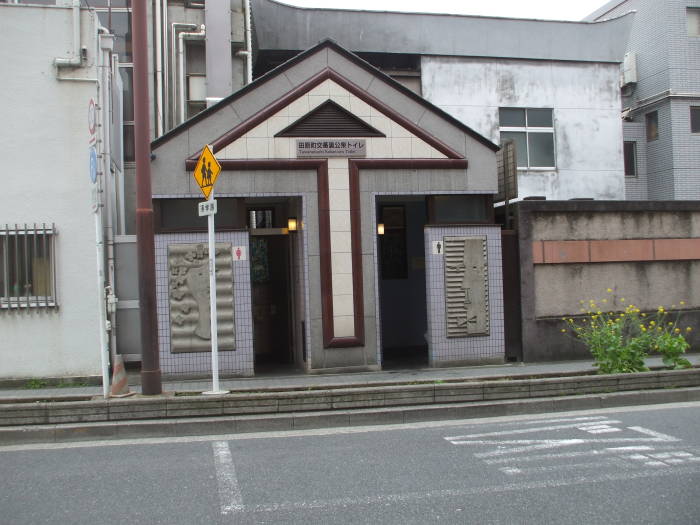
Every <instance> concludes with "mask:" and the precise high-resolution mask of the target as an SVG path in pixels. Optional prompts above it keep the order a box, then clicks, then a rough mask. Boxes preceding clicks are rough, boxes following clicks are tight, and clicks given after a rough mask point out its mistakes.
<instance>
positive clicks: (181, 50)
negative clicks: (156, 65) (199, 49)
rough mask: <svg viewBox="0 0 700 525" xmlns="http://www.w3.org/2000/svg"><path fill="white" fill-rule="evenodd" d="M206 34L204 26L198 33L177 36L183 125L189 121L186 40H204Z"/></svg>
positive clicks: (180, 104) (179, 99) (179, 103)
mask: <svg viewBox="0 0 700 525" xmlns="http://www.w3.org/2000/svg"><path fill="white" fill-rule="evenodd" d="M205 34H206V30H205V28H204V25H202V26H200V30H199V31H198V32H196V33H195V32H193V33H180V34H179V35H178V36H177V59H178V69H179V70H178V73H177V74H178V81H179V82H178V83H179V85H180V93H179V96H178V105H179V106H180V121H179V122H178V124H181V123H183V122H185V120H187V118H186V112H185V76H186V75H185V39H188V40H190V39H191V40H194V39H202V38H204V36H205Z"/></svg>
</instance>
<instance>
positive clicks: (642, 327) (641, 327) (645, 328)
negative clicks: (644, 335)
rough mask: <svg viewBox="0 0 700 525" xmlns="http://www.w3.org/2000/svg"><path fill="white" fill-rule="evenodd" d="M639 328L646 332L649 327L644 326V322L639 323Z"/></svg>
mask: <svg viewBox="0 0 700 525" xmlns="http://www.w3.org/2000/svg"><path fill="white" fill-rule="evenodd" d="M639 328H640V329H641V330H642V332H646V331H647V327H646V326H644V325H643V324H640V325H639Z"/></svg>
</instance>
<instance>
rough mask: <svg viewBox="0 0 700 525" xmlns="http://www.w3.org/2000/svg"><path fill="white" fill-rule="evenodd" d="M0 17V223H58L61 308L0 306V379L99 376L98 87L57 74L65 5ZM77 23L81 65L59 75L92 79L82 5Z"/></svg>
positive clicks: (67, 33) (1, 12)
mask: <svg viewBox="0 0 700 525" xmlns="http://www.w3.org/2000/svg"><path fill="white" fill-rule="evenodd" d="M0 20H2V27H3V30H2V31H1V32H0V64H2V78H3V81H2V87H0V95H1V96H0V100H2V103H1V105H0V114H1V115H2V121H3V127H4V133H3V140H2V142H0V154H2V156H3V158H5V162H4V163H3V174H4V175H5V177H4V183H5V184H4V187H3V191H2V193H1V194H0V224H3V225H4V224H6V223H7V224H11V225H13V224H23V223H28V224H33V223H37V222H38V223H42V222H45V223H49V224H51V223H55V225H56V231H57V235H56V241H55V259H56V283H57V295H58V308H42V309H41V310H39V309H36V308H32V309H23V310H21V311H8V310H0V334H2V335H1V339H0V377H3V378H10V377H42V376H63V375H94V374H98V373H99V371H100V354H99V337H98V310H97V301H98V299H97V284H96V283H97V274H96V272H97V268H96V262H95V260H96V251H95V227H94V215H93V213H92V211H91V186H92V185H91V183H90V179H89V172H88V118H87V115H88V103H89V101H90V99H91V98H95V99H96V97H97V89H96V85H95V84H94V83H93V82H75V81H59V80H57V78H56V68H55V66H54V64H53V60H54V58H55V57H65V56H68V55H69V53H70V52H71V50H72V45H73V44H72V10H71V9H65V8H60V7H44V8H41V7H28V6H21V5H20V6H14V5H0ZM81 26H82V35H81V42H82V45H84V46H86V47H87V49H88V64H87V65H86V67H82V68H74V69H69V70H66V71H64V72H62V73H61V74H62V75H63V76H70V77H83V78H95V77H96V75H97V71H96V67H95V65H94V60H95V55H94V52H95V49H96V47H97V43H96V29H95V19H94V17H93V15H92V14H90V13H88V12H87V11H83V13H82V23H81ZM28 28H31V37H28V36H27V35H28V33H27V31H28ZM18 43H21V46H18Z"/></svg>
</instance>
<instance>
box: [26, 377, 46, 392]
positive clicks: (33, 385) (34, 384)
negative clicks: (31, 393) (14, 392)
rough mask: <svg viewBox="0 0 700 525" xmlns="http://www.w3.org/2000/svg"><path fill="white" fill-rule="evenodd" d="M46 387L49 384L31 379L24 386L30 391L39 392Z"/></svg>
mask: <svg viewBox="0 0 700 525" xmlns="http://www.w3.org/2000/svg"><path fill="white" fill-rule="evenodd" d="M46 385H47V383H46V381H44V380H43V379H30V380H29V381H27V382H26V383H25V384H24V388H26V389H28V390H37V389H39V388H45V387H46Z"/></svg>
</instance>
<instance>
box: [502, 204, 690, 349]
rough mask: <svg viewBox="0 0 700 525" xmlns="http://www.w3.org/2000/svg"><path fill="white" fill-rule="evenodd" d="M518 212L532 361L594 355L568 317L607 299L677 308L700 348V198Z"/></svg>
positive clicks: (614, 304) (621, 304) (527, 207)
mask: <svg viewBox="0 0 700 525" xmlns="http://www.w3.org/2000/svg"><path fill="white" fill-rule="evenodd" d="M517 210H518V228H519V239H520V271H521V291H522V312H523V313H522V323H523V355H524V359H525V360H526V361H538V360H552V359H569V358H575V357H588V353H587V350H586V349H585V348H584V347H583V345H581V344H580V343H578V342H577V341H575V340H573V339H571V338H570V337H568V336H565V335H563V334H562V333H561V331H560V330H561V329H562V328H563V323H562V321H561V318H562V317H563V316H567V317H569V316H577V315H580V309H581V304H580V303H579V301H581V300H584V301H586V302H588V301H589V300H590V299H593V300H596V301H600V300H601V299H603V298H605V299H606V300H607V301H608V302H607V303H606V304H607V305H608V306H609V307H610V308H611V309H612V310H613V311H618V310H620V311H621V310H624V308H625V306H626V305H628V304H634V305H636V306H637V307H639V308H640V309H642V310H643V311H655V310H656V309H657V308H658V307H659V306H664V307H665V308H666V309H669V310H676V311H677V312H678V314H679V316H680V323H681V326H683V327H685V326H690V327H692V328H693V332H691V333H690V334H689V336H688V340H689V342H690V343H691V345H692V346H693V348H694V349H695V350H699V349H700V336H699V335H698V330H699V329H700V205H699V204H698V203H696V202H690V201H675V202H670V201H669V202H625V203H622V202H580V201H579V202H545V201H527V202H520V203H518V205H517ZM506 264H507V263H506ZM608 288H611V289H612V290H613V292H612V293H608V292H607V289H608ZM622 298H624V299H625V301H622V300H621V299H622ZM681 301H683V302H684V303H685V304H683V305H681V304H680V303H681Z"/></svg>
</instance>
